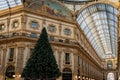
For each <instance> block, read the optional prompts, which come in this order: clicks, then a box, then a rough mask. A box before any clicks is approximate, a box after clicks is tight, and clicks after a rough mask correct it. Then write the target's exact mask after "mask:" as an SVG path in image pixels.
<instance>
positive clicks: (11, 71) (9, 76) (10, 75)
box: [5, 65, 15, 80]
mask: <svg viewBox="0 0 120 80" xmlns="http://www.w3.org/2000/svg"><path fill="white" fill-rule="evenodd" d="M14 77H15V67H14V66H12V65H11V66H8V67H7V69H6V72H5V80H14Z"/></svg>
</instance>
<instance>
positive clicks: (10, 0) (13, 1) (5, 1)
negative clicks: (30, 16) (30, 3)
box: [0, 0, 22, 10]
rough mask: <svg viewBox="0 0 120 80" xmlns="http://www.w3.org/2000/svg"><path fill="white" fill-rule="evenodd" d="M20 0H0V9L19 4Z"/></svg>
mask: <svg viewBox="0 0 120 80" xmlns="http://www.w3.org/2000/svg"><path fill="white" fill-rule="evenodd" d="M21 4H22V2H21V0H0V10H3V9H7V8H11V7H14V6H17V5H21Z"/></svg>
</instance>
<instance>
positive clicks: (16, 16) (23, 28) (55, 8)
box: [0, 0, 117, 68]
mask: <svg viewBox="0 0 120 80" xmlns="http://www.w3.org/2000/svg"><path fill="white" fill-rule="evenodd" d="M12 2H13V3H12ZM16 3H17V4H16ZM93 3H94V4H96V3H95V2H93ZM6 4H8V5H7V6H8V7H6V8H3V9H2V8H1V11H0V17H1V18H0V34H1V41H2V40H8V38H9V39H10V38H11V37H16V36H19V37H20V36H25V37H27V38H37V37H38V35H39V34H40V30H41V29H42V28H43V27H46V28H47V31H48V34H49V37H50V39H53V38H54V39H56V40H58V41H61V42H64V41H70V42H75V44H77V45H79V46H80V47H81V49H82V50H84V51H85V53H87V54H89V55H90V56H91V57H92V58H93V59H94V60H95V62H97V63H98V64H99V66H101V67H103V65H107V64H106V63H104V62H102V60H101V58H100V57H99V55H101V53H99V54H98V52H97V51H96V50H95V48H94V46H96V45H98V44H97V42H95V45H94V46H93V45H91V44H92V43H90V41H89V39H88V38H87V37H86V34H85V33H84V32H86V31H84V29H82V27H86V28H88V26H84V22H86V21H87V19H88V18H89V17H88V18H86V21H84V22H83V23H82V22H80V21H79V20H78V22H77V20H76V16H75V15H76V14H75V13H74V12H73V11H71V10H70V9H69V8H67V7H66V6H65V5H63V4H62V3H61V2H59V1H56V0H51V1H50V0H36V1H35V2H34V0H25V1H23V3H22V2H21V1H19V0H17V1H16V2H15V1H14V0H13V1H12V0H6ZM106 4H108V3H106ZM13 5H14V6H13ZM91 5H92V4H91ZM93 6H94V5H93ZM87 7H88V6H87ZM87 7H86V8H85V7H83V10H82V11H83V12H84V10H86V9H87ZM102 7H103V8H104V6H102ZM100 9H101V8H100ZM108 10H109V9H108ZM82 11H81V13H82ZM88 11H89V10H88ZM96 12H98V11H97V10H96ZM76 13H79V14H77V17H78V19H79V16H81V15H82V18H84V15H83V14H81V13H80V11H79V12H76ZM110 14H111V13H110ZM88 15H90V13H88ZM97 16H100V14H98V15H97ZM82 18H80V19H82ZM105 18H106V17H105ZM110 20H111V19H110ZM91 21H93V19H91ZM99 21H101V19H99ZM79 22H80V23H81V24H83V25H81V24H80V25H79ZM101 24H102V23H101ZM87 25H89V24H87ZM93 29H95V30H97V29H96V28H93ZM107 30H108V29H107ZM108 31H109V30H108ZM89 32H90V31H89ZM103 32H104V31H103ZM114 32H115V31H114ZM116 33H117V32H116ZM3 34H5V35H3ZM96 34H98V33H96ZM115 35H116V34H115ZM94 36H96V35H94ZM94 36H93V37H92V38H94ZM109 36H111V35H110V34H109ZM97 37H99V36H97ZM97 37H95V38H94V39H98V38H97ZM111 37H112V36H111ZM99 38H100V37H99ZM104 39H108V38H106V37H105V38H104V37H102V40H103V42H102V43H101V44H102V45H105V44H106V43H104V42H105V40H104ZM99 40H100V39H99ZM99 40H97V41H99ZM108 40H109V41H113V42H114V43H115V44H116V42H115V40H111V39H108ZM92 41H94V40H92ZM107 44H109V43H107ZM104 47H105V49H106V48H107V47H106V46H104ZM108 47H109V46H108ZM97 48H99V46H98V47H97ZM100 48H101V47H100ZM116 50H117V49H116ZM113 61H114V60H113ZM114 64H116V62H115V63H113V65H114ZM104 68H105V67H104ZM114 68H116V66H115V67H114Z"/></svg>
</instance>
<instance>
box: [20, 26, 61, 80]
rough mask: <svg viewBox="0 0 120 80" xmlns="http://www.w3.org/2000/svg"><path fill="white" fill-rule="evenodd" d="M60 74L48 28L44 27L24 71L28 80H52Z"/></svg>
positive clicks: (23, 74)
mask: <svg viewBox="0 0 120 80" xmlns="http://www.w3.org/2000/svg"><path fill="white" fill-rule="evenodd" d="M59 76H60V70H59V68H58V65H57V63H56V60H55V57H54V55H53V51H52V48H51V46H50V43H49V40H48V35H47V32H46V29H45V28H43V30H42V33H41V35H40V38H39V39H38V41H37V43H36V45H35V47H34V50H33V52H32V54H31V56H30V58H29V59H28V61H27V64H26V66H25V68H24V69H23V72H22V77H24V78H25V79H27V80H29V79H30V80H37V79H40V80H41V79H44V80H51V79H56V78H57V77H59Z"/></svg>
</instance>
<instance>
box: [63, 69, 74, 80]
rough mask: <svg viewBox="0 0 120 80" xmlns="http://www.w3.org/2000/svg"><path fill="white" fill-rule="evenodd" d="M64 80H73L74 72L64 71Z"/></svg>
mask: <svg viewBox="0 0 120 80" xmlns="http://www.w3.org/2000/svg"><path fill="white" fill-rule="evenodd" d="M62 80H72V71H71V70H70V69H69V68H65V69H64V70H63V73H62Z"/></svg>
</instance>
